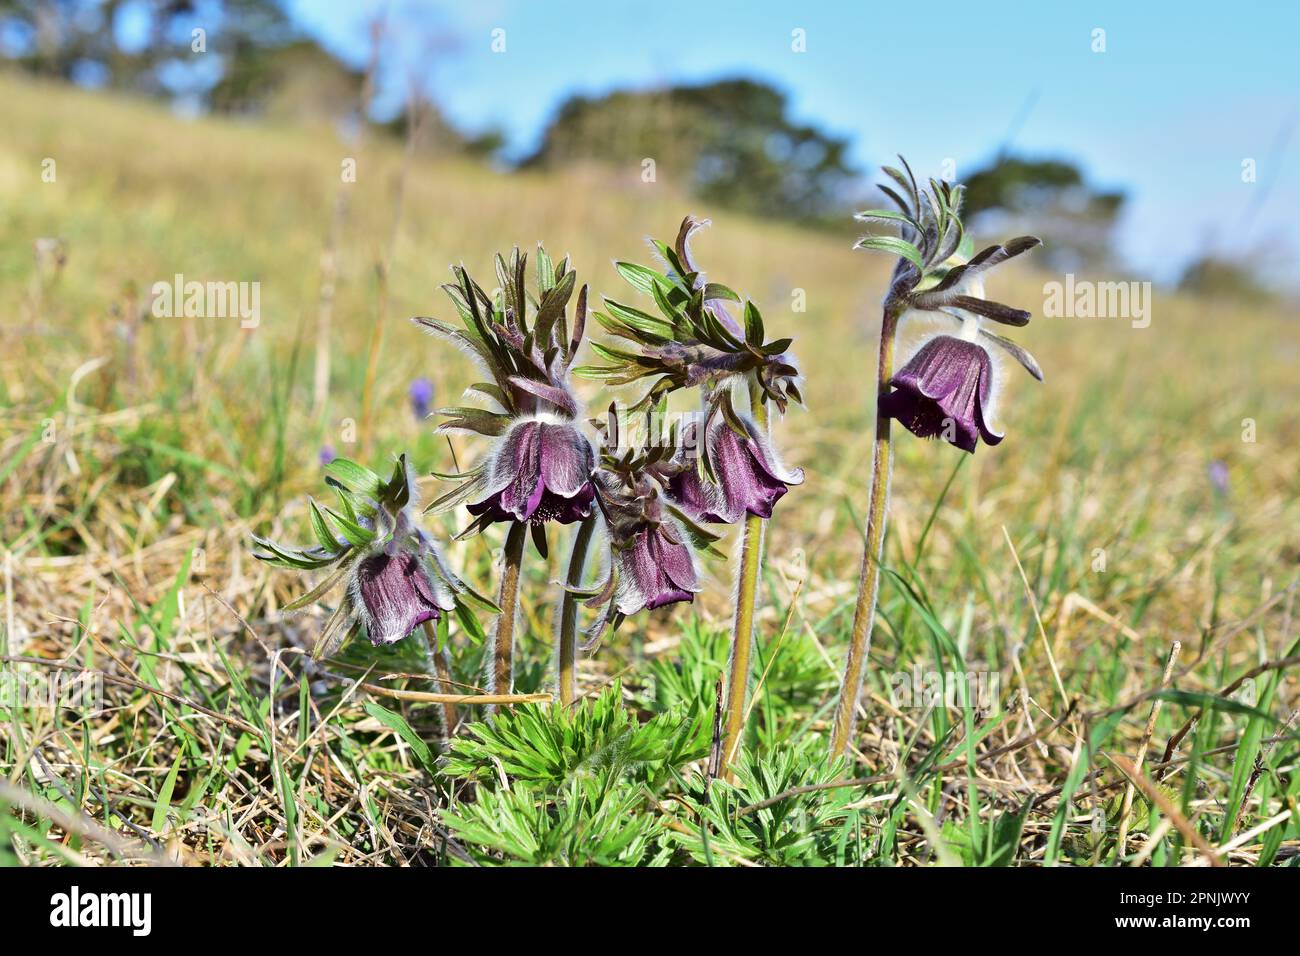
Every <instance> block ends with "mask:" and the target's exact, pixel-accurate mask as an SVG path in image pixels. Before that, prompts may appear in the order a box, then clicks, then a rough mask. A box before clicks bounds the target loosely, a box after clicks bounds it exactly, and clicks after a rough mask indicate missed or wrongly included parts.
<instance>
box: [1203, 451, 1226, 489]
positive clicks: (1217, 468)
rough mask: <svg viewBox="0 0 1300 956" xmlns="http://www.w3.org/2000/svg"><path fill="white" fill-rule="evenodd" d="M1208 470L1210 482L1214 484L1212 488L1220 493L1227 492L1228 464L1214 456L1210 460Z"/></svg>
mask: <svg viewBox="0 0 1300 956" xmlns="http://www.w3.org/2000/svg"><path fill="white" fill-rule="evenodd" d="M1208 471H1209V474H1210V484H1212V485H1213V486H1214V490H1215V491H1216V492H1218V493H1219V494H1221V495H1226V494H1227V493H1228V466H1227V465H1226V464H1225V463H1224V462H1222V461H1220V460H1219V459H1217V458H1216V459H1215V460H1214V461H1212V462H1210V467H1209V469H1208Z"/></svg>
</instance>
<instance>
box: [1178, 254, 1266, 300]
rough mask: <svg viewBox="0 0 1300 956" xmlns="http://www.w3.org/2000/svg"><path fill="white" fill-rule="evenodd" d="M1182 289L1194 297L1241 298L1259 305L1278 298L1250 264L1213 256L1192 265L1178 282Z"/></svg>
mask: <svg viewBox="0 0 1300 956" xmlns="http://www.w3.org/2000/svg"><path fill="white" fill-rule="evenodd" d="M1178 289H1179V291H1182V292H1190V293H1192V294H1193V295H1204V296H1211V297H1223V298H1230V299H1240V300H1241V301H1243V302H1249V303H1255V304H1259V303H1263V302H1267V301H1268V300H1270V299H1272V298H1273V297H1274V294H1273V292H1272V290H1271V289H1269V287H1268V286H1267V284H1265V283H1264V282H1263V281H1262V280H1261V279H1260V277H1259V276H1258V275H1257V274H1256V272H1255V270H1254V269H1253V268H1252V266H1251V265H1250V263H1249V262H1247V261H1237V260H1233V259H1228V258H1225V257H1223V256H1218V255H1215V254H1213V253H1206V254H1204V255H1201V256H1198V257H1197V258H1196V259H1193V260H1192V261H1191V262H1190V263H1188V265H1187V268H1186V269H1184V270H1183V274H1182V277H1181V278H1180V279H1179V280H1178Z"/></svg>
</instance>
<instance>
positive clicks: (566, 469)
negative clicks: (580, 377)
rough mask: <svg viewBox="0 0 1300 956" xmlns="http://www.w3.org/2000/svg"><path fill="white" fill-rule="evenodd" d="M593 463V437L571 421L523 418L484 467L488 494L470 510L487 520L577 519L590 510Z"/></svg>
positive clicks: (501, 439) (539, 520)
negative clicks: (591, 438)
mask: <svg viewBox="0 0 1300 956" xmlns="http://www.w3.org/2000/svg"><path fill="white" fill-rule="evenodd" d="M595 469H596V453H595V451H594V450H593V449H592V446H591V441H590V440H589V439H588V438H587V436H586V435H584V434H583V433H582V432H581V431H580V430H579V429H578V427H577V425H576V424H574V423H573V422H572V421H569V420H567V419H563V418H560V417H557V416H553V415H537V416H532V417H528V418H521V419H519V420H517V421H515V423H514V424H512V425H511V426H510V428H509V429H508V430H507V431H506V432H505V434H503V435H502V436H501V437H500V438H499V439H498V441H497V446H496V449H495V450H494V451H493V453H492V456H491V458H490V459H489V461H488V463H487V466H486V469H485V472H484V476H485V487H486V490H487V494H486V495H485V496H484V497H483V498H481V499H479V500H478V501H476V502H474V503H473V504H471V505H469V506H468V508H469V513H470V514H472V515H474V516H476V517H485V518H486V519H487V520H488V521H531V522H533V523H534V524H540V523H542V522H545V521H558V522H559V523H560V524H570V523H571V522H574V521H579V520H581V519H583V518H586V517H588V516H589V515H590V514H591V509H592V502H593V500H594V499H595V496H596V492H595V488H594V487H593V486H592V483H591V476H592V473H593V472H594V471H595Z"/></svg>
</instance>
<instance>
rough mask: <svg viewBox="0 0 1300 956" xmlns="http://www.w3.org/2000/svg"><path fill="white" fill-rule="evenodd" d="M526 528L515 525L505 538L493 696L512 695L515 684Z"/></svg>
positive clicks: (520, 522)
mask: <svg viewBox="0 0 1300 956" xmlns="http://www.w3.org/2000/svg"><path fill="white" fill-rule="evenodd" d="M527 531H528V525H527V523H526V522H523V521H515V522H512V523H511V525H510V531H509V532H508V533H507V534H506V544H505V548H504V551H503V555H504V566H503V567H502V569H501V590H500V592H499V593H498V594H497V607H499V608H501V615H500V616H499V617H498V618H497V629H496V637H495V639H494V641H493V649H492V686H491V690H492V693H494V694H511V693H514V683H515V673H514V665H515V623H516V621H517V620H518V618H519V566H520V564H522V563H523V558H524V544H525V542H526V541H527V540H528V535H527Z"/></svg>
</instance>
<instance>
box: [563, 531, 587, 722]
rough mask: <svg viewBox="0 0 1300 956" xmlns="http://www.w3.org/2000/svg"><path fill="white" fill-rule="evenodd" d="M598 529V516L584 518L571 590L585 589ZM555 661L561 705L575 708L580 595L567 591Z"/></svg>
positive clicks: (577, 538) (577, 539)
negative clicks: (589, 556)
mask: <svg viewBox="0 0 1300 956" xmlns="http://www.w3.org/2000/svg"><path fill="white" fill-rule="evenodd" d="M595 530H596V514H595V512H593V513H592V515H591V517H589V518H585V519H583V521H582V523H581V524H579V525H578V530H577V531H575V532H574V534H573V551H572V552H570V554H569V573H568V576H567V578H566V579H565V583H566V584H567V585H568V587H569V588H578V587H581V586H582V572H583V571H584V570H586V567H587V549H588V548H589V547H590V546H591V536H592V533H593V532H594V531H595ZM555 662H556V671H557V672H558V677H559V685H560V686H559V693H560V703H561V704H562V705H563V706H565V707H571V706H573V703H574V701H576V700H577V699H578V595H576V594H574V593H573V592H572V591H571V590H568V589H566V590H565V592H564V597H563V598H562V599H561V600H560V607H559V610H558V611H557V614H556V625H555Z"/></svg>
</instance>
